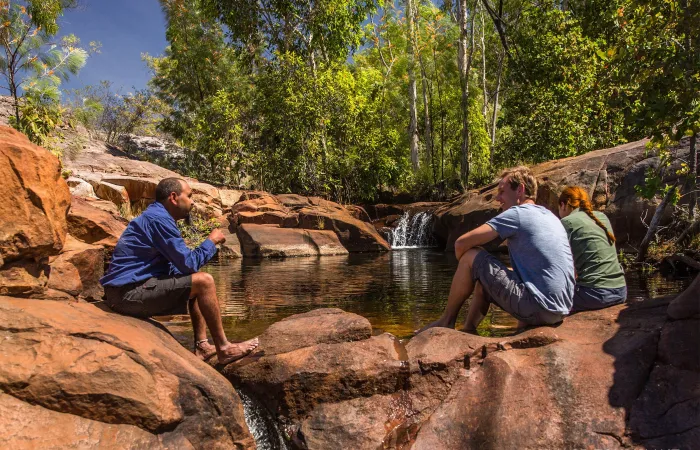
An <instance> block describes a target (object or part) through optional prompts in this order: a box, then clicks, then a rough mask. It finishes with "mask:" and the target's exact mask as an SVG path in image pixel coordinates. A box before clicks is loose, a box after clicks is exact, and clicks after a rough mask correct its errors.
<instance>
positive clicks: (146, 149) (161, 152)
mask: <svg viewBox="0 0 700 450" xmlns="http://www.w3.org/2000/svg"><path fill="white" fill-rule="evenodd" d="M119 145H121V146H122V147H123V148H124V150H125V151H127V152H129V153H132V154H142V155H145V156H146V157H147V158H148V159H155V160H158V159H170V160H175V161H177V160H180V159H182V158H184V157H185V149H183V148H182V147H180V146H179V145H177V144H175V143H174V142H171V141H169V140H166V139H159V138H157V137H153V136H138V135H135V134H126V135H122V136H120V137H119Z"/></svg>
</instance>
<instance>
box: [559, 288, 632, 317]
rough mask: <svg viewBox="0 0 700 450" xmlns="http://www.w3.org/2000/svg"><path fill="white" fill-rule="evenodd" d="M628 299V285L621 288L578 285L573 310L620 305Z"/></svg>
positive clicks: (575, 290)
mask: <svg viewBox="0 0 700 450" xmlns="http://www.w3.org/2000/svg"><path fill="white" fill-rule="evenodd" d="M626 299H627V286H622V287H619V288H594V287H588V286H581V285H580V284H577V285H576V288H575V289H574V307H573V308H572V309H571V312H578V311H588V310H592V309H602V308H607V307H608V306H613V305H619V304H620V303H623V302H624V301H625V300H626Z"/></svg>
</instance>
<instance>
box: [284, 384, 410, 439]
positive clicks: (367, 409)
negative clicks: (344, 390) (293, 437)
mask: <svg viewBox="0 0 700 450" xmlns="http://www.w3.org/2000/svg"><path fill="white" fill-rule="evenodd" d="M412 413H413V411H412V410H411V404H410V399H409V398H408V396H407V395H406V394H405V393H403V392H400V393H396V394H391V395H373V396H372V397H369V398H364V397H361V398H355V399H352V400H348V401H345V402H340V403H324V404H321V405H318V407H316V408H315V409H314V411H313V413H312V414H311V415H310V416H309V417H307V418H306V419H305V420H304V421H303V422H302V423H301V426H300V428H299V432H298V433H297V434H298V436H297V439H298V440H299V441H301V442H303V447H304V448H308V449H309V450H313V449H319V450H323V449H328V448H336V447H337V446H338V445H341V446H342V447H343V448H353V449H365V448H366V449H378V448H401V446H400V445H397V444H401V443H402V442H397V439H396V436H394V432H395V431H397V430H396V429H397V428H399V430H400V427H397V425H399V424H401V423H403V422H405V421H406V420H407V419H408V418H409V417H410V415H411V414H412ZM399 436H401V435H400V434H399Z"/></svg>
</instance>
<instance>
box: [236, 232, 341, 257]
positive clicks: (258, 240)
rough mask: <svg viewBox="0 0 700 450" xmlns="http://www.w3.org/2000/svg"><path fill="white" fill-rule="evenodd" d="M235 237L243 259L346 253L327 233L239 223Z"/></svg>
mask: <svg viewBox="0 0 700 450" xmlns="http://www.w3.org/2000/svg"><path fill="white" fill-rule="evenodd" d="M237 235H238V240H239V241H240V243H241V250H242V253H243V256H262V257H287V256H323V255H342V254H347V252H348V251H347V250H346V249H345V247H343V245H342V244H341V243H340V241H339V240H338V238H337V237H336V235H335V233H333V232H331V231H317V230H301V229H297V228H278V227H276V226H271V225H253V224H242V225H240V226H238V228H237Z"/></svg>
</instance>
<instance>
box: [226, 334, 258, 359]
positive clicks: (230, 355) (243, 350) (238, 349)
mask: <svg viewBox="0 0 700 450" xmlns="http://www.w3.org/2000/svg"><path fill="white" fill-rule="evenodd" d="M259 344H260V342H259V341H258V338H253V339H250V340H247V341H245V342H238V343H235V344H234V343H231V342H229V343H228V344H227V345H225V346H223V347H221V349H220V350H219V351H218V352H217V354H216V356H217V358H218V360H219V364H224V365H225V364H230V363H232V362H234V361H237V360H239V359H241V358H243V357H244V356H246V355H247V354H249V353H250V352H252V351H253V350H255V349H256V348H257V347H258V345H259Z"/></svg>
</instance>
